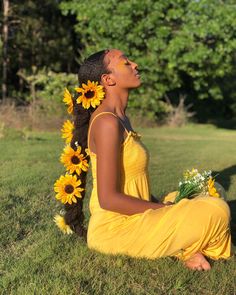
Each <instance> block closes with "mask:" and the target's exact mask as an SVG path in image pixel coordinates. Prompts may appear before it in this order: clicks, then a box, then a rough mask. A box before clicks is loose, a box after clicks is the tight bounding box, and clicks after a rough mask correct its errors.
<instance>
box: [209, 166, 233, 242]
mask: <svg viewBox="0 0 236 295" xmlns="http://www.w3.org/2000/svg"><path fill="white" fill-rule="evenodd" d="M215 174H219V175H218V180H217V181H219V183H220V184H222V185H223V187H224V188H225V190H226V192H227V191H228V190H229V188H230V185H231V177H232V176H233V175H236V165H233V166H230V167H228V168H226V169H223V170H221V171H213V172H212V175H215ZM235 197H236V192H235ZM227 203H228V205H229V208H230V213H231V233H232V243H233V245H234V246H236V200H228V201H227Z"/></svg>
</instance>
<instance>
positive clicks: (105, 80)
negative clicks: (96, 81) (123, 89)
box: [101, 74, 116, 86]
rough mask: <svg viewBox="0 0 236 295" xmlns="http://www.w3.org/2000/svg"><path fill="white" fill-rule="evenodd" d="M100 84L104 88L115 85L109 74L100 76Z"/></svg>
mask: <svg viewBox="0 0 236 295" xmlns="http://www.w3.org/2000/svg"><path fill="white" fill-rule="evenodd" d="M101 82H102V84H103V85H104V86H114V85H116V82H115V80H114V79H113V78H112V75H111V74H102V77H101Z"/></svg>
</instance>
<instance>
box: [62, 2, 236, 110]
mask: <svg viewBox="0 0 236 295" xmlns="http://www.w3.org/2000/svg"><path fill="white" fill-rule="evenodd" d="M60 7H61V10H62V12H63V14H64V15H75V16H76V20H77V24H76V25H75V31H76V33H77V34H79V35H80V36H81V41H82V44H83V51H80V53H81V58H83V57H84V56H87V55H89V54H91V53H93V52H95V51H97V50H100V49H103V48H119V49H121V50H123V51H124V52H125V54H126V55H127V56H128V57H130V58H131V59H134V60H135V61H136V62H137V63H138V64H139V67H140V69H141V71H142V73H143V75H142V80H143V87H142V88H140V90H139V91H138V95H137V94H136V95H135V96H134V95H133V96H132V97H131V102H130V105H131V106H132V107H139V108H144V109H148V110H152V111H153V112H154V113H156V112H161V111H162V110H161V105H160V104H159V101H160V99H162V98H163V97H164V94H166V93H172V96H174V97H175V98H177V97H178V96H179V94H181V93H182V94H185V93H187V94H190V95H188V97H190V100H191V101H193V100H196V98H198V99H207V98H213V99H214V100H220V99H223V92H222V85H221V83H220V81H221V79H222V78H223V77H225V76H226V75H228V74H229V73H231V71H232V68H233V62H232V60H233V54H234V52H235V49H236V39H235V36H236V10H235V9H234V2H233V1H224V2H222V1H219V0H211V1H209V0H202V1H195V0H191V1H189V0H188V1H187V0H178V1H174V0H167V1H166V0H162V1H156V0H147V1H139V0H132V1H130V0H124V1H120V2H117V1H114V0H113V1H108V2H104V1H102V0H91V1H89V9H88V1H81V0H80V1H78V0H64V1H62V3H61V5H60ZM98 16H99V17H98ZM104 20H106V21H104ZM162 105H163V104H162ZM164 110H165V107H164Z"/></svg>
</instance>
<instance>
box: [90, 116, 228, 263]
mask: <svg viewBox="0 0 236 295" xmlns="http://www.w3.org/2000/svg"><path fill="white" fill-rule="evenodd" d="M104 113H110V114H112V115H114V116H116V115H115V114H114V113H112V112H101V113H99V114H97V115H96V116H95V117H94V118H93V120H92V122H91V124H90V126H89V130H88V150H89V153H90V159H91V162H90V163H91V164H92V177H93V188H92V192H91V197H90V200H89V210H90V219H89V224H88V232H87V245H88V247H89V248H90V249H94V250H96V251H99V252H101V253H107V254H125V255H128V256H132V257H144V258H150V259H155V258H159V257H165V256H175V257H177V258H179V259H181V260H186V259H188V258H189V257H190V256H192V255H193V254H194V253H196V252H197V251H199V252H201V253H203V254H204V255H205V256H208V257H210V258H212V259H219V258H225V259H226V258H229V257H230V256H231V255H232V254H231V234H230V228H229V220H230V210H229V206H228V204H227V203H226V202H225V201H224V200H222V199H219V198H214V197H206V196H201V195H199V196H197V197H196V198H194V199H191V200H189V199H183V200H181V201H180V202H178V203H177V204H173V205H170V206H166V207H163V208H160V209H147V210H146V211H144V212H143V213H137V214H133V215H124V214H120V213H117V212H114V211H109V210H104V209H102V208H101V207H100V205H99V200H98V194H97V177H96V154H95V153H93V152H92V151H91V150H90V149H89V135H90V129H91V126H92V123H93V121H94V120H95V118H96V117H97V116H99V115H102V114H104ZM117 117H118V116H117ZM120 122H121V121H120ZM121 123H122V122H121ZM123 126H124V125H123ZM124 128H125V126H124ZM126 132H127V137H126V138H125V141H124V142H123V144H122V147H121V154H122V157H121V159H122V165H121V167H122V171H121V175H122V176H121V188H120V189H121V192H123V193H124V194H127V195H131V196H132V197H134V198H139V199H142V200H148V201H150V182H149V172H148V165H149V158H150V155H149V152H148V150H147V148H146V146H145V145H144V144H143V142H142V141H141V139H140V138H141V135H140V134H139V133H137V132H134V131H128V130H127V129H126ZM176 193H177V191H175V192H171V193H169V194H168V195H167V196H166V197H165V198H164V200H163V202H166V201H171V200H172V201H173V200H174V199H175V196H176Z"/></svg>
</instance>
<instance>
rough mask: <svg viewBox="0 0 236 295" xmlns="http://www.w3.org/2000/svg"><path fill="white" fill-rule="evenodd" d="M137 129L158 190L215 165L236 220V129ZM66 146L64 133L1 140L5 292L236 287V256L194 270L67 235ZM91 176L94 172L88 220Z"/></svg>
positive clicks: (230, 290)
mask: <svg viewBox="0 0 236 295" xmlns="http://www.w3.org/2000/svg"><path fill="white" fill-rule="evenodd" d="M136 130H137V131H139V132H140V133H141V134H142V140H143V142H144V144H145V145H146V146H147V148H148V149H149V151H150V166H149V171H150V179H151V189H152V193H153V194H154V195H156V196H158V197H160V196H161V195H163V194H165V193H168V192H170V191H172V190H175V189H176V185H177V184H178V181H179V179H180V178H181V175H182V172H183V170H185V169H188V168H192V167H195V168H198V169H211V170H213V171H214V172H219V173H220V174H219V176H218V177H217V180H218V181H219V182H220V183H222V184H223V185H224V186H225V188H226V190H227V194H228V201H229V204H230V206H231V209H232V218H233V221H234V222H235V219H236V216H235V214H236V212H235V202H236V152H235V147H236V131H233V130H224V129H217V128H215V127H213V126H210V125H209V126H208V125H206V126H201V125H189V126H187V127H184V128H181V129H178V128H167V127H163V128H153V129H151V128H143V129H142V128H136ZM63 147H64V142H63V141H62V140H61V139H60V134H59V133H46V132H44V133H39V132H38V133H31V134H30V136H28V137H27V138H26V139H23V138H22V137H21V135H19V134H18V135H17V133H16V134H15V135H14V136H11V135H10V134H9V135H8V136H7V137H6V138H1V139H0V154H1V162H0V165H1V167H0V168H1V169H0V179H1V182H0V196H1V203H0V206H1V209H0V212H1V214H0V231H1V252H0V253H1V254H0V255H1V257H0V263H1V264H0V269H1V271H0V275H1V280H0V290H1V294H17V295H18V294H27V295H28V294H40V295H42V294H50V295H51V294H52V295H54V294H63V295H64V294H70V295H71V294H89V295H90V294H104V295H105V294H109V295H111V294H120V295H121V294H124V295H127V294H157V295H159V294H165V295H166V294H181V295H182V294H214V295H215V294H219V295H222V294H230V295H231V294H236V283H235V278H236V268H235V262H236V259H235V258H232V259H230V260H229V261H224V260H219V261H211V263H212V266H213V268H212V270H211V271H210V272H198V271H190V270H188V269H186V268H184V267H183V266H182V263H181V262H179V261H174V260H173V259H171V258H169V257H168V258H160V259H155V260H148V259H145V258H136V259H135V258H131V257H128V256H125V255H117V256H115V255H105V254H101V253H98V252H95V251H91V250H90V249H88V248H87V246H86V244H85V243H84V242H83V240H82V239H81V238H77V237H76V236H75V235H69V236H65V235H63V234H62V233H61V232H60V231H59V230H58V229H57V227H56V226H55V225H54V222H53V216H54V215H55V214H56V213H58V212H59V210H60V209H61V208H62V205H61V204H60V203H59V202H58V201H57V200H56V199H55V195H54V192H53V184H54V182H55V180H56V179H57V178H58V177H59V176H60V175H61V173H64V171H65V170H64V168H63V166H62V164H61V163H60V162H59V157H60V154H61V152H62V149H63ZM91 183H92V182H91V171H90V172H89V173H88V187H87V190H88V196H87V198H86V199H85V203H84V210H85V213H86V223H88V220H89V209H88V202H89V194H90V192H91V189H92V187H91ZM233 242H234V244H235V236H234V235H233Z"/></svg>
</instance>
